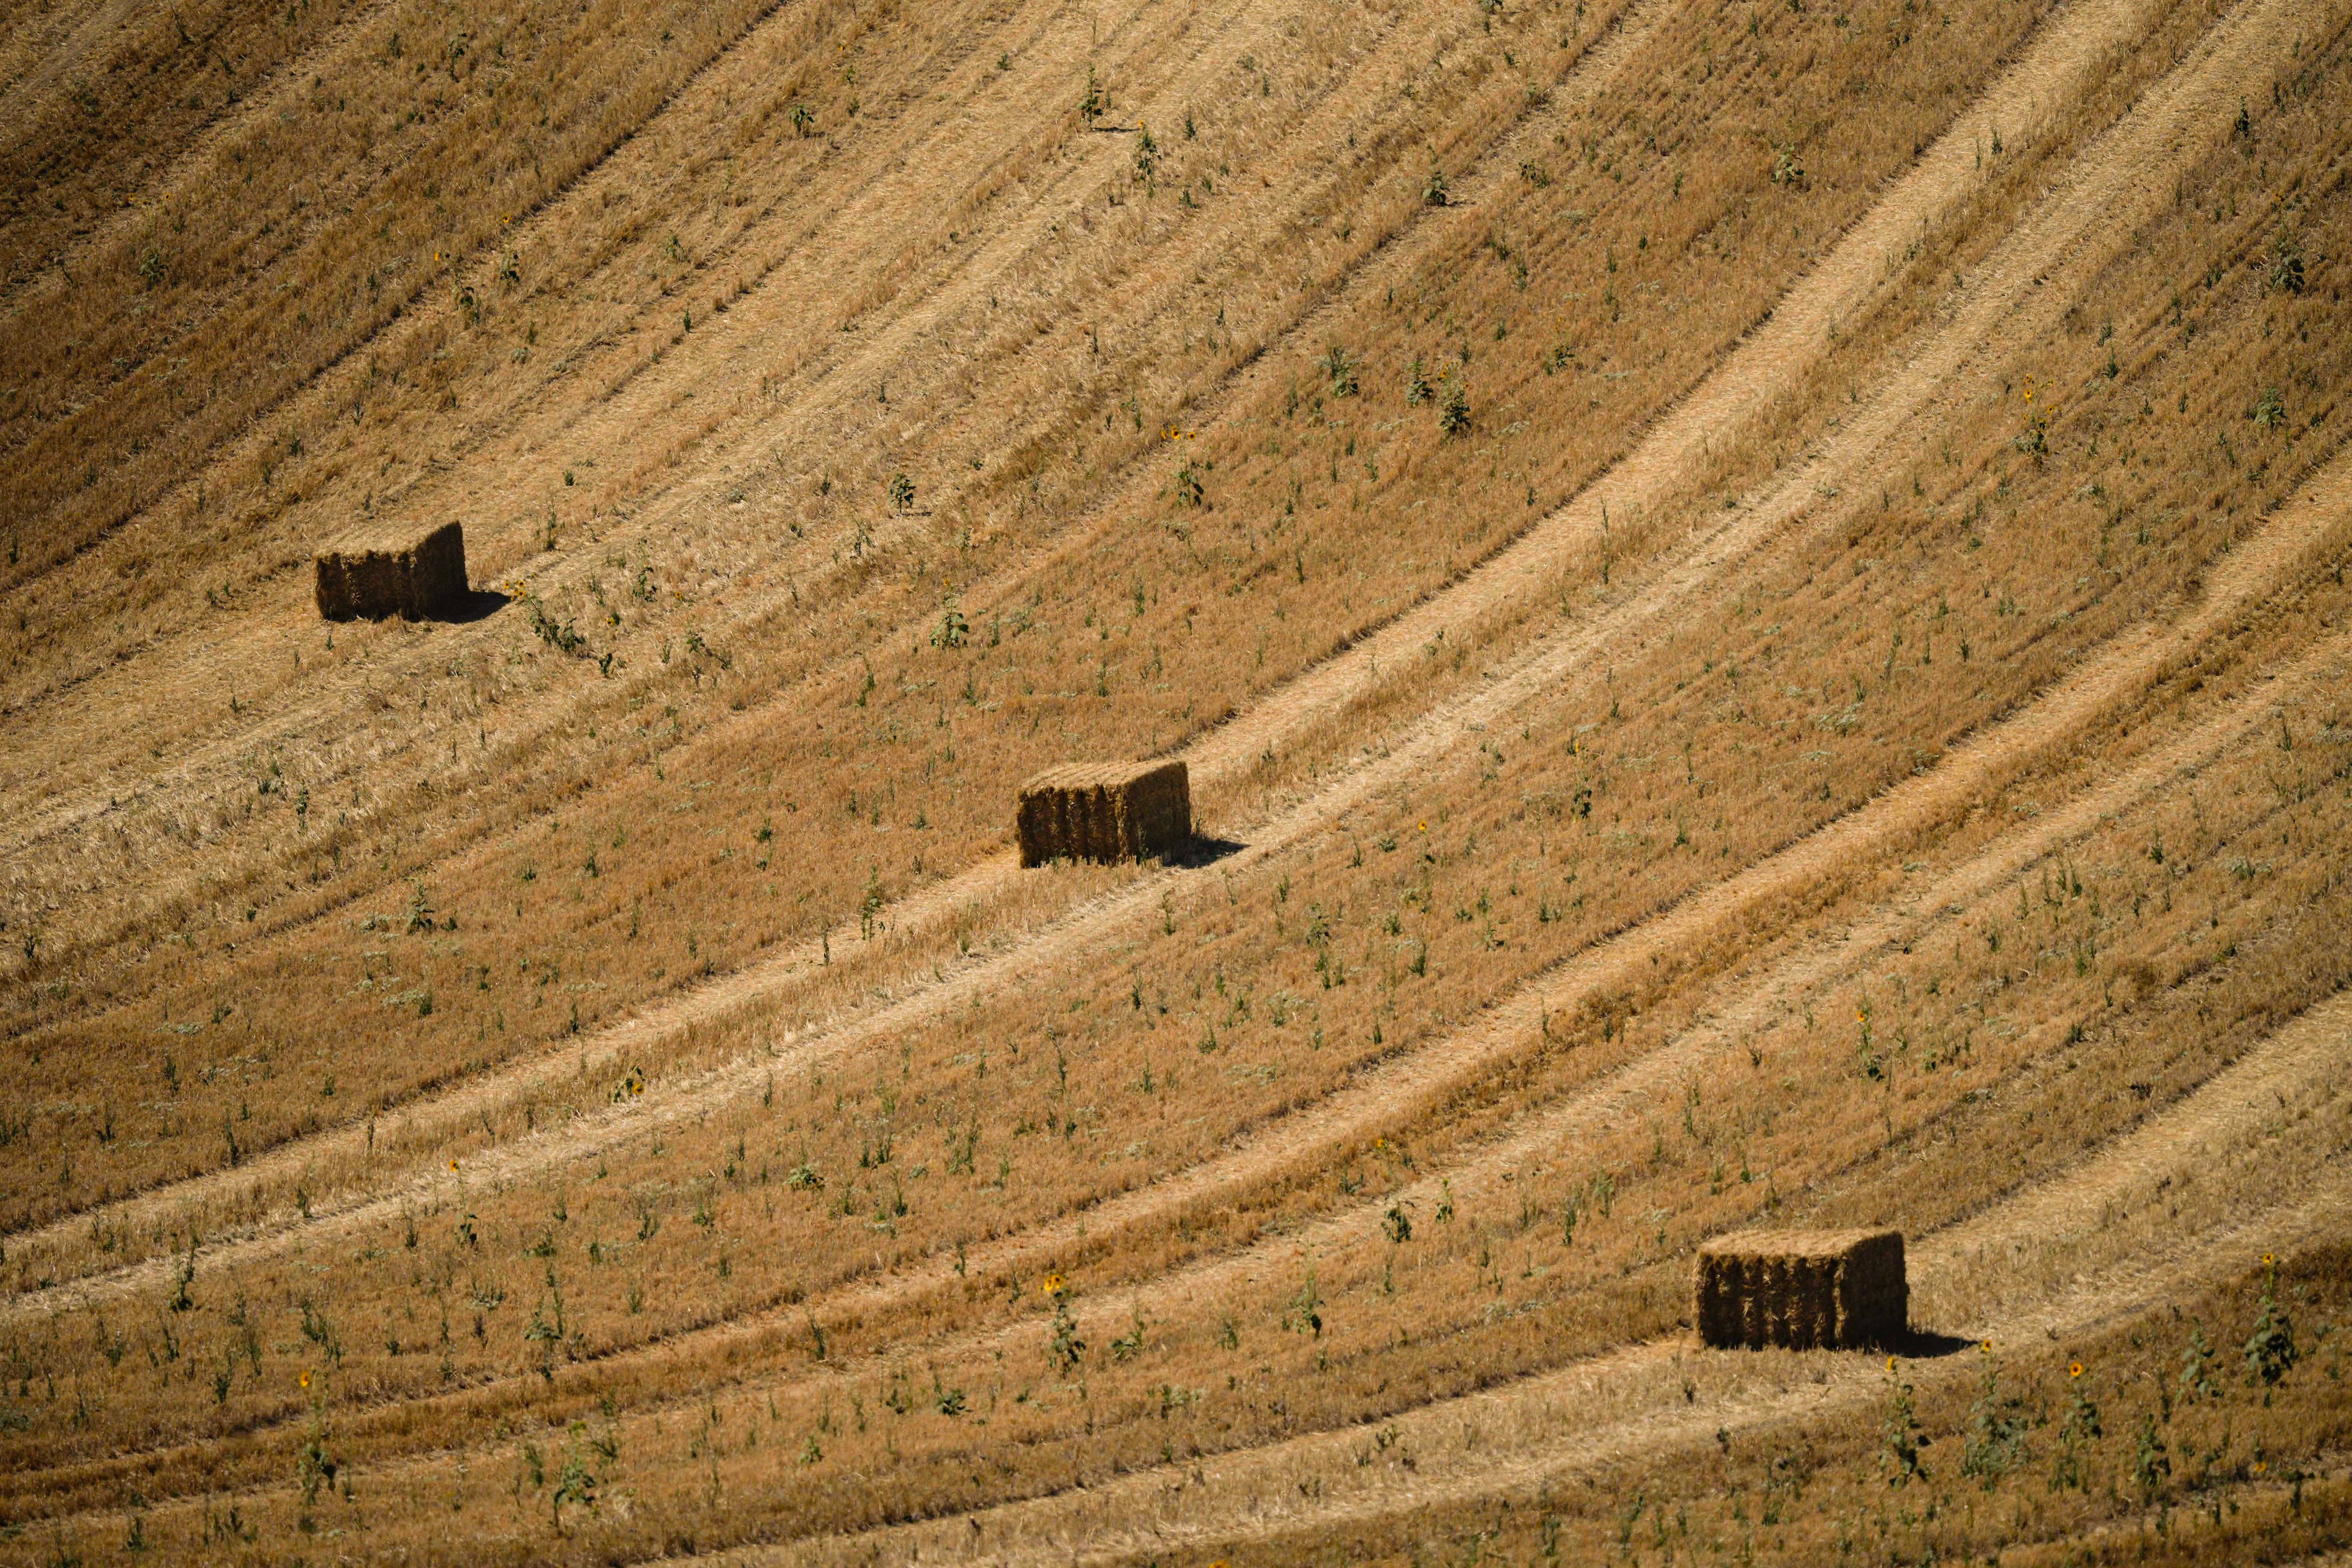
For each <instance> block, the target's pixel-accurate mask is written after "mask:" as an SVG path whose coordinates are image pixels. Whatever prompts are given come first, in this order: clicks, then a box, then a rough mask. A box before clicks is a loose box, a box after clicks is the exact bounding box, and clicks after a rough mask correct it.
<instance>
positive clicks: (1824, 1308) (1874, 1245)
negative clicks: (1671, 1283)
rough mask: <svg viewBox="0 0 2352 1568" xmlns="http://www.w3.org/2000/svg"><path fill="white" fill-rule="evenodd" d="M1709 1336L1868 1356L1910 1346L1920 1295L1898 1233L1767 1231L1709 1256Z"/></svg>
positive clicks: (1700, 1309)
mask: <svg viewBox="0 0 2352 1568" xmlns="http://www.w3.org/2000/svg"><path fill="white" fill-rule="evenodd" d="M1697 1298H1698V1300H1697V1311H1696V1317H1697V1319H1698V1331H1699V1338H1700V1339H1701V1340H1702V1341H1704V1342H1706V1343H1707V1344H1710V1345H1717V1346H1722V1347H1726V1348H1728V1347H1732V1346H1745V1347H1747V1348H1748V1349H1750V1350H1757V1349H1761V1348H1762V1347H1763V1346H1766V1345H1780V1346H1783V1347H1785V1348H1787V1349H1790V1350H1811V1349H1816V1348H1821V1349H1837V1348H1858V1347H1862V1346H1866V1345H1883V1344H1887V1343H1890V1342H1895V1341H1897V1340H1900V1339H1901V1338H1902V1337H1903V1335H1904V1334H1905V1333H1906V1331H1908V1329H1909V1327H1910V1316H1911V1295H1910V1287H1909V1285H1908V1284H1907V1283H1906V1280H1905V1278H1904V1273H1903V1233H1902V1232H1901V1231H1896V1230H1812V1231H1802V1230H1778V1231H1774V1230H1765V1231H1748V1232H1745V1233H1742V1234H1739V1235H1736V1236H1725V1237H1717V1238H1716V1239H1715V1240H1713V1241H1710V1242H1708V1243H1706V1245H1705V1246H1703V1247H1700V1248H1699V1254H1698V1279H1697Z"/></svg>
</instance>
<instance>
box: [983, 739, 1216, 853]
mask: <svg viewBox="0 0 2352 1568" xmlns="http://www.w3.org/2000/svg"><path fill="white" fill-rule="evenodd" d="M1013 829H1014V835H1015V837H1018V838H1019V840H1020V843H1021V864H1023V865H1024V866H1043V865H1045V863H1046V862H1047V861H1049V860H1055V859H1062V858H1068V859H1072V860H1136V859H1140V858H1143V857H1144V856H1147V855H1159V856H1167V855H1171V854H1173V853H1175V852H1176V851H1177V850H1179V849H1181V848H1182V847H1184V846H1185V845H1187V844H1189V843H1191V842H1192V782H1191V777H1190V775H1189V774H1188V773H1186V772H1185V769H1184V764H1183V763H1069V764H1067V765H1066V766H1063V767H1058V768H1048V769H1047V770H1045V772H1044V773H1039V774H1038V775H1037V776H1036V777H1035V778H1033V779H1031V780H1030V781H1029V782H1028V783H1027V784H1023V785H1022V786H1021V794H1020V796H1019V799H1018V800H1017V802H1016V803H1015V805H1014V807H1013Z"/></svg>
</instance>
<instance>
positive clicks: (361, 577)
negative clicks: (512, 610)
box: [316, 522, 467, 621]
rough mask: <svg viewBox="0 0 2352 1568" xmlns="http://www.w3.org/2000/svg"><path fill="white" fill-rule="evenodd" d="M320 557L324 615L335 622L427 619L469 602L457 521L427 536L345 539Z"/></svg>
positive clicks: (463, 547)
mask: <svg viewBox="0 0 2352 1568" xmlns="http://www.w3.org/2000/svg"><path fill="white" fill-rule="evenodd" d="M316 559H317V565H318V571H319V614H320V615H321V616H325V617H326V618H327V619H329V620H331V621H353V620H361V619H366V620H378V621H380V620H382V619H383V618H384V617H385V616H405V617H406V618H407V619H409V620H412V621H422V620H428V619H430V618H432V617H433V616H446V615H447V614H449V613H450V612H451V611H453V610H456V609H457V608H458V607H459V606H460V605H463V604H464V603H465V602H466V593H467V589H466V531H465V529H464V528H463V527H461V526H460V525H459V524H457V523H454V522H445V523H443V524H442V525H441V526H440V527H438V528H436V529H434V530H433V531H431V532H429V533H426V534H425V535H424V537H422V538H415V537H413V536H412V537H410V538H407V539H405V540H403V539H387V538H383V537H381V536H378V537H373V538H369V537H359V538H353V539H350V540H346V541H345V542H342V543H341V544H338V545H335V546H332V547H331V548H328V549H325V550H321V551H320V552H319V553H318V556H317V558H316Z"/></svg>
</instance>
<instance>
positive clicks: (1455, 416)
mask: <svg viewBox="0 0 2352 1568" xmlns="http://www.w3.org/2000/svg"><path fill="white" fill-rule="evenodd" d="M1437 427H1438V429H1439V430H1441V431H1443V432H1444V434H1446V435H1448V436H1459V435H1461V434H1462V433H1463V432H1465V431H1466V430H1468V429H1469V428H1470V395H1469V394H1468V393H1466V392H1465V391H1464V390H1463V389H1462V388H1461V387H1460V386H1459V385H1458V384H1457V385H1456V386H1454V388H1453V390H1451V391H1450V392H1448V393H1447V394H1446V395H1445V406H1444V409H1443V410H1441V411H1440V412H1439V414H1438V416H1437Z"/></svg>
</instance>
